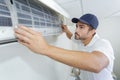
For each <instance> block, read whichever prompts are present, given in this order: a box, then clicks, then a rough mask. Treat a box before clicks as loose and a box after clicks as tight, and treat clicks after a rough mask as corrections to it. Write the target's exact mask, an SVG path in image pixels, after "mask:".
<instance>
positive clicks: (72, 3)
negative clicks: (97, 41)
mask: <svg viewBox="0 0 120 80" xmlns="http://www.w3.org/2000/svg"><path fill="white" fill-rule="evenodd" d="M54 1H55V2H56V3H57V4H58V5H60V6H61V7H62V8H63V9H64V10H65V11H66V12H67V13H68V14H69V15H70V18H72V17H80V16H81V15H82V14H85V13H93V14H95V15H97V16H98V18H109V17H113V16H120V0H54Z"/></svg>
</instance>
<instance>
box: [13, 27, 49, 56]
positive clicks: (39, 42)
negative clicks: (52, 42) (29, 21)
mask: <svg viewBox="0 0 120 80" xmlns="http://www.w3.org/2000/svg"><path fill="white" fill-rule="evenodd" d="M14 31H15V36H16V37H17V39H18V42H19V43H21V44H23V45H25V46H26V47H28V48H29V49H30V50H31V51H33V52H35V53H40V54H43V55H45V52H46V51H47V50H48V47H49V45H48V44H47V42H46V41H45V40H44V38H43V36H42V34H41V33H40V32H37V31H34V30H32V29H30V28H27V27H25V26H19V27H18V28H15V29H14Z"/></svg>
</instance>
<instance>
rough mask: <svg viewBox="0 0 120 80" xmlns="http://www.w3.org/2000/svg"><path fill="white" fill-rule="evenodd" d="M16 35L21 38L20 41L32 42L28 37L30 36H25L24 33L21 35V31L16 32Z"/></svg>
mask: <svg viewBox="0 0 120 80" xmlns="http://www.w3.org/2000/svg"><path fill="white" fill-rule="evenodd" d="M15 36H16V37H17V38H18V39H19V40H20V41H22V42H24V43H28V44H29V43H30V39H29V38H28V37H26V36H24V35H21V34H19V33H15Z"/></svg>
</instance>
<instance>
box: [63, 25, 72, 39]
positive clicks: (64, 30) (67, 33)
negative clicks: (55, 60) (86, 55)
mask: <svg viewBox="0 0 120 80" xmlns="http://www.w3.org/2000/svg"><path fill="white" fill-rule="evenodd" d="M61 27H62V31H63V32H65V33H66V35H67V37H68V38H69V39H71V37H72V35H73V34H72V33H71V32H70V30H69V29H68V28H67V26H66V25H62V26H61Z"/></svg>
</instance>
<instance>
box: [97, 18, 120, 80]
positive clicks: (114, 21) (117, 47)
mask: <svg viewBox="0 0 120 80" xmlns="http://www.w3.org/2000/svg"><path fill="white" fill-rule="evenodd" d="M119 21H120V17H111V18H106V19H103V20H100V25H99V28H98V29H97V30H98V33H99V35H100V36H101V37H103V38H106V39H108V40H109V41H110V42H111V44H112V46H113V49H114V52H115V63H114V73H115V74H116V75H117V77H118V80H120V69H119V68H120V65H119V61H120V43H119V41H120V38H119V37H120V22H119Z"/></svg>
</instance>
